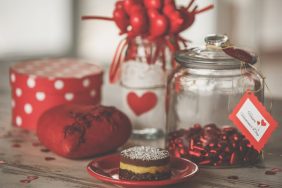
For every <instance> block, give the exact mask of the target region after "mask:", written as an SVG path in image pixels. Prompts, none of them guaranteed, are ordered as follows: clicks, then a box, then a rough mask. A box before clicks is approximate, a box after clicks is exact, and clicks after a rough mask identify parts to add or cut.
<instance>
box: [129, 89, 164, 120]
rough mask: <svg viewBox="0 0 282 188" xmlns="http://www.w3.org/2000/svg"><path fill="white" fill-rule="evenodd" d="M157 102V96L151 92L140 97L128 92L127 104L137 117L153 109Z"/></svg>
mask: <svg viewBox="0 0 282 188" xmlns="http://www.w3.org/2000/svg"><path fill="white" fill-rule="evenodd" d="M157 100H158V99H157V96H156V94H155V93H153V92H146V93H144V94H143V95H142V96H140V97H139V96H138V95H136V93H134V92H129V93H128V95H127V103H128V105H129V107H130V108H131V109H132V111H133V112H134V113H135V115H137V116H140V115H141V114H143V113H145V112H148V111H150V110H151V109H153V108H154V107H155V106H156V104H157Z"/></svg>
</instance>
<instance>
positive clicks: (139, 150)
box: [121, 146, 169, 161]
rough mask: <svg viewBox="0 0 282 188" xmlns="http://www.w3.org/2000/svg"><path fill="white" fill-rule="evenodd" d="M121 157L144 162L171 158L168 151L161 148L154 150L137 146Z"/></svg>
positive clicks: (126, 151) (124, 151) (125, 151)
mask: <svg viewBox="0 0 282 188" xmlns="http://www.w3.org/2000/svg"><path fill="white" fill-rule="evenodd" d="M121 155H122V156H124V157H127V158H129V159H132V160H134V159H137V160H142V161H152V160H159V159H165V158H167V157H169V153H168V151H166V150H164V149H160V148H154V147H151V146H135V147H131V148H128V149H126V150H123V151H122V152H121Z"/></svg>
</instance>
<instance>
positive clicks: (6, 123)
mask: <svg viewBox="0 0 282 188" xmlns="http://www.w3.org/2000/svg"><path fill="white" fill-rule="evenodd" d="M10 64H13V63H7V62H5V63H4V62H0V188H18V187H28V188H49V187H56V188H88V187H101V188H107V187H117V186H115V185H112V184H106V183H103V182H100V181H98V180H97V179H95V178H93V177H91V176H90V175H88V173H87V172H86V170H85V167H86V165H87V164H88V163H89V162H90V161H91V159H88V160H69V159H65V158H62V157H59V156H57V155H56V154H53V153H52V152H44V150H43V151H42V149H44V147H43V146H42V145H40V144H39V142H38V140H37V138H36V136H35V135H34V134H33V133H29V132H27V131H24V130H22V129H18V128H13V127H12V126H11V121H10V119H11V113H10V108H11V107H10V103H11V102H10V89H9V85H8V68H9V65H10ZM111 90H118V86H109V85H108V84H106V86H105V87H104V89H103V97H104V98H103V104H107V105H109V104H113V105H118V101H120V100H118V97H119V96H118V95H115V96H114V97H115V98H113V96H111V95H110V93H111V92H109V91H111ZM115 93H118V92H115ZM281 112H282V101H280V100H275V99H274V100H273V110H272V114H273V116H274V117H275V118H276V119H277V120H278V122H279V123H281V122H282V113H281ZM281 135H282V128H281V126H280V127H279V128H278V129H277V130H276V132H275V133H274V134H273V136H272V137H271V139H270V141H269V142H268V143H267V145H266V147H265V150H264V151H265V152H264V157H265V159H264V161H263V162H262V163H261V164H257V165H256V166H252V167H244V168H229V169H203V168H201V169H200V172H199V173H198V174H197V175H196V176H195V177H193V178H192V179H190V180H188V181H187V182H185V183H182V184H178V185H177V187H180V188H181V187H183V188H184V187H193V188H199V187H201V188H217V187H218V188H222V187H223V188H224V187H226V188H232V187H243V188H251V187H260V186H261V187H262V186H265V187H267V186H268V187H277V188H278V187H280V188H282V172H278V173H277V174H275V175H266V174H265V172H266V171H267V170H271V169H272V168H281V169H282V139H281ZM128 143H129V144H145V145H160V144H162V143H163V140H157V141H142V140H133V139H130V140H129V142H128ZM46 157H47V158H48V157H49V159H51V158H53V159H54V160H46ZM28 176H37V177H38V179H35V180H33V181H30V182H27V181H25V180H26V179H27V177H28ZM229 176H238V179H236V180H235V179H229V178H228V177H229ZM170 187H176V186H170Z"/></svg>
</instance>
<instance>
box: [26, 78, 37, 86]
mask: <svg viewBox="0 0 282 188" xmlns="http://www.w3.org/2000/svg"><path fill="white" fill-rule="evenodd" d="M27 86H28V87H29V88H34V87H35V79H34V78H28V79H27Z"/></svg>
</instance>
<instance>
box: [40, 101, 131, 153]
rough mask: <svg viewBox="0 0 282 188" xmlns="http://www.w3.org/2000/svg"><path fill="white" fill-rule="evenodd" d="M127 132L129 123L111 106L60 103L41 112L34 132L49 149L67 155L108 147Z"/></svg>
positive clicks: (113, 146) (121, 140)
mask: <svg viewBox="0 0 282 188" xmlns="http://www.w3.org/2000/svg"><path fill="white" fill-rule="evenodd" d="M130 134H131V123H130V120H129V119H128V118H127V116H126V115H125V114H123V113H122V112H121V111H119V110H117V109H116V108H114V107H104V106H93V105H63V106H59V107H55V108H53V109H51V110H49V111H47V112H45V113H44V114H43V115H42V116H41V118H40V119H39V121H38V125H37V136H38V138H39V140H40V141H41V143H42V144H43V145H45V146H46V147H47V148H48V149H50V150H51V151H53V152H55V153H57V154H59V155H62V156H64V157H68V158H86V157H92V156H94V155H97V154H102V153H105V152H109V151H112V150H114V149H116V148H118V147H119V146H121V145H123V144H124V143H125V142H126V141H127V139H128V138H129V136H130Z"/></svg>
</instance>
